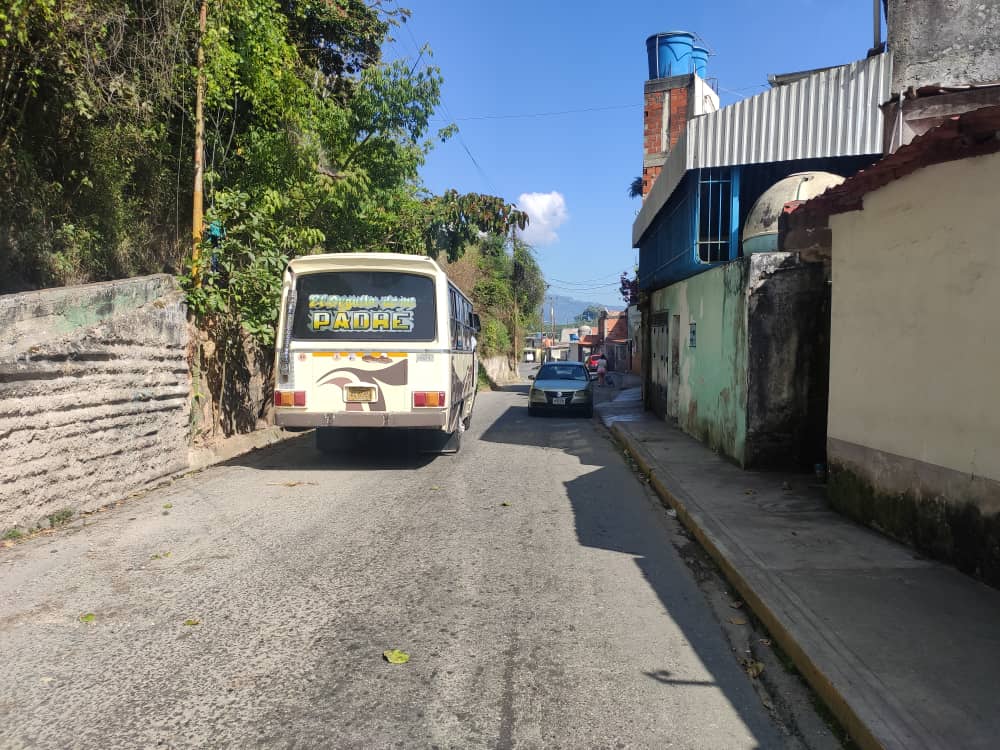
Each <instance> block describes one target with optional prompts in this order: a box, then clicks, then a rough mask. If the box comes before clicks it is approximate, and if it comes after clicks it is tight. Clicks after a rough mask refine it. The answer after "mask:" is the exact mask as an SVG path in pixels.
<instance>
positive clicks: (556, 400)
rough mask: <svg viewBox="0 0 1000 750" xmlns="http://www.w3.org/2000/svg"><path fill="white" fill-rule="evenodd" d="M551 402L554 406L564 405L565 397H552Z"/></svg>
mask: <svg viewBox="0 0 1000 750" xmlns="http://www.w3.org/2000/svg"><path fill="white" fill-rule="evenodd" d="M552 403H553V404H554V405H555V406H565V405H566V399H564V398H554V399H552Z"/></svg>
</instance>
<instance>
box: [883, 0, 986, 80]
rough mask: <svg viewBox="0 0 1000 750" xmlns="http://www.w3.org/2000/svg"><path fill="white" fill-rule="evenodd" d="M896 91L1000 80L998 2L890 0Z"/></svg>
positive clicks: (891, 43) (893, 72) (890, 36)
mask: <svg viewBox="0 0 1000 750" xmlns="http://www.w3.org/2000/svg"><path fill="white" fill-rule="evenodd" d="M888 19H889V24H888V25H889V48H890V49H891V50H892V56H893V62H892V92H893V94H898V93H899V92H901V91H906V90H907V89H909V88H911V87H912V88H920V87H921V86H935V87H937V86H941V87H960V86H968V85H969V84H985V83H996V82H997V81H1000V5H998V4H997V3H996V2H995V0H990V1H988V2H987V1H985V0H984V1H983V2H966V1H965V0H889V2H888Z"/></svg>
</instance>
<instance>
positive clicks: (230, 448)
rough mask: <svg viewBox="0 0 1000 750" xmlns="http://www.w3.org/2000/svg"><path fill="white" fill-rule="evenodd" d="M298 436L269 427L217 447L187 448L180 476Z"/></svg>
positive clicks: (297, 433)
mask: <svg viewBox="0 0 1000 750" xmlns="http://www.w3.org/2000/svg"><path fill="white" fill-rule="evenodd" d="M300 434H301V433H299V432H286V431H285V430H284V429H282V428H281V427H275V426H271V427H267V428H266V429H263V430H255V431H254V432H247V433H244V434H242V435H233V436H232V437H229V438H226V439H225V440H223V441H222V442H221V443H219V444H217V445H213V446H207V447H203V448H189V449H188V466H187V468H186V469H185V470H184V471H183V472H181V475H183V474H187V473H189V472H192V471H201V470H202V469H207V468H208V467H209V466H215V465H216V464H221V463H222V462H223V461H229V460H230V459H232V458H236V457H237V456H242V455H243V454H245V453H250V452H251V451H255V450H258V449H259V448H266V447H267V446H269V445H274V444H275V443H280V442H282V441H284V440H289V439H290V438H293V437H297V436H299V435H300Z"/></svg>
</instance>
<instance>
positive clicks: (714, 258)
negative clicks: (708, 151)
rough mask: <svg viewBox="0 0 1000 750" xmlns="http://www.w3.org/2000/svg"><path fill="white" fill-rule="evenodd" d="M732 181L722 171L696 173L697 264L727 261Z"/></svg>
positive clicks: (730, 231) (723, 170) (729, 238)
mask: <svg viewBox="0 0 1000 750" xmlns="http://www.w3.org/2000/svg"><path fill="white" fill-rule="evenodd" d="M732 206H733V194H732V180H731V177H730V170H729V169H728V168H726V167H716V168H712V169H702V170H699V175H698V260H699V261H700V262H701V263H719V262H721V261H727V260H730V259H731V258H732V257H733V256H732V253H731V250H730V240H731V238H732Z"/></svg>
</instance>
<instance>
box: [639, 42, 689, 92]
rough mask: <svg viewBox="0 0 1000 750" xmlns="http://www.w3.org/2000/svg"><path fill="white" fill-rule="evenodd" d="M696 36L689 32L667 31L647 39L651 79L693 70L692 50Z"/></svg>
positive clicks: (647, 56)
mask: <svg viewBox="0 0 1000 750" xmlns="http://www.w3.org/2000/svg"><path fill="white" fill-rule="evenodd" d="M693 47H694V34H691V33H690V32H687V31H665V32H663V33H660V34H653V35H652V36H651V37H649V38H648V39H646V58H647V60H648V62H649V79H650V80H653V79H656V78H667V77H668V76H679V75H683V74H685V73H690V72H692V70H693V67H692V61H691V50H692V49H693Z"/></svg>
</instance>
